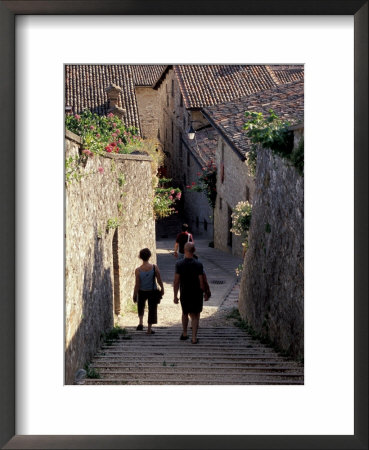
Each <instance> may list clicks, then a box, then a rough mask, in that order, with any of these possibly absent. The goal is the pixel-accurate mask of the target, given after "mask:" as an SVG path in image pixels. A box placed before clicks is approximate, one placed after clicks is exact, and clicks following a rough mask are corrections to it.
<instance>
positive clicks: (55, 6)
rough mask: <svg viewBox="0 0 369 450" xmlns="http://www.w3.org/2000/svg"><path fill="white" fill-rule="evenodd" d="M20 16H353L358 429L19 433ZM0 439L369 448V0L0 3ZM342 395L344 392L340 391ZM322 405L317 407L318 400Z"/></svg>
mask: <svg viewBox="0 0 369 450" xmlns="http://www.w3.org/2000/svg"><path fill="white" fill-rule="evenodd" d="M20 14H85V15H89V14H99V15H102V14H139V15H142V14H163V15H167V14H174V15H178V14H206V15H207V14H212V15H229V14H237V15H241V14H244V15H253V14H258V15H292V14H293V15H307V14H309V15H327V14H329V15H342V14H345V15H352V16H354V40H355V49H354V57H355V78H354V79H355V89H354V101H355V107H354V116H355V117H354V119H355V130H354V139H355V147H354V148H355V150H354V152H355V154H354V165H355V176H354V190H355V199H354V206H355V213H354V232H355V237H354V251H355V257H354V283H355V287H354V306H355V313H354V319H355V331H354V333H355V349H354V357H355V366H354V370H355V373H354V383H355V389H354V401H355V407H354V410H355V412H354V421H355V425H354V430H355V431H354V435H353V436H351V435H350V436H328V435H326V436H299V435H296V436H295V435H290V436H245V435H238V436H205V435H204V436H56V435H54V436H34V435H33V436H29V435H27V436H16V435H15V412H16V411H15V398H16V396H15V395H16V394H15V375H16V371H15V369H16V368H15V326H16V324H15V291H16V282H17V283H20V282H21V280H15V262H16V260H15V251H16V242H15V225H16V221H15V193H16V192H15V139H16V137H15V16H16V15H20ZM0 62H1V64H0V105H1V108H0V143H1V147H0V149H1V164H0V205H1V219H0V231H1V233H0V248H1V259H0V293H1V302H0V355H1V357H0V445H2V448H6V449H15V448H16V449H26V448H27V449H36V448H37V449H52V448H53V449H72V448H73V449H82V448H85V449H95V448H110V449H159V448H160V449H187V448H188V449H190V448H191V449H221V448H227V449H244V448H245V449H289V448H291V449H292V448H295V449H368V229H369V228H368V1H365V0H293V1H292V0H244V1H242V0H228V1H227V2H225V1H216V0H203V1H201V2H200V1H198V0H189V1H186V2H173V1H172V0H155V1H153V0H135V1H132V0H105V1H103V0H92V1H91V0H90V1H78V0H75V1H73V0H69V1H58V0H55V1H53V0H43V1H33V0H31V1H0ZM338 395H339V394H338ZM317 407H318V406H317Z"/></svg>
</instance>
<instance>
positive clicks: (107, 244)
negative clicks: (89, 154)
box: [65, 131, 156, 384]
mask: <svg viewBox="0 0 369 450" xmlns="http://www.w3.org/2000/svg"><path fill="white" fill-rule="evenodd" d="M65 142H66V157H67V158H68V157H69V156H76V155H78V154H79V153H80V151H81V140H80V138H79V137H78V136H76V135H75V134H73V133H71V132H69V131H66V141H65ZM81 175H82V177H81V179H80V180H79V181H78V180H74V181H72V182H70V183H68V184H67V186H66V196H65V321H66V323H65V382H66V384H71V383H73V380H74V374H75V372H76V371H77V370H78V369H79V368H82V367H83V366H84V364H85V363H86V362H88V361H89V359H90V358H91V357H92V356H93V354H94V353H95V351H96V349H97V347H98V346H99V344H100V340H101V336H102V334H103V333H105V332H106V331H108V330H109V329H111V328H112V326H113V324H114V314H118V313H119V312H120V311H121V310H123V309H124V308H125V305H126V303H127V301H128V300H130V298H131V296H132V292H133V286H134V269H135V267H137V266H138V265H139V263H140V260H139V259H138V253H139V250H140V249H141V248H144V247H148V248H150V249H151V250H152V253H153V257H152V260H153V261H154V262H155V261H156V253H155V248H156V247H155V222H154V217H153V209H152V199H153V191H152V189H153V188H152V175H151V158H150V157H149V156H147V155H142V154H137V155H136V154H135V155H131V154H128V155H116V154H115V155H111V154H106V155H105V156H98V155H94V157H93V158H88V159H87V160H86V164H85V166H84V167H82V168H81Z"/></svg>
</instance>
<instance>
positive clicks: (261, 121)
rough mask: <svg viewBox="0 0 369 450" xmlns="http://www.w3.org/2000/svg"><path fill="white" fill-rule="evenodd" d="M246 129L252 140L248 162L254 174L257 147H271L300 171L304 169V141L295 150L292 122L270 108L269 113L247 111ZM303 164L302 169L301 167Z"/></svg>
mask: <svg viewBox="0 0 369 450" xmlns="http://www.w3.org/2000/svg"><path fill="white" fill-rule="evenodd" d="M245 118H246V119H247V120H246V123H245V124H244V127H243V128H244V130H246V136H247V137H248V138H249V139H250V141H251V148H250V151H249V153H248V164H249V167H250V171H251V173H252V174H255V169H256V155H257V153H256V152H257V148H258V146H261V147H262V148H269V149H271V150H273V151H274V152H275V153H277V154H279V155H280V156H282V157H284V158H287V159H289V160H290V161H291V162H292V163H293V164H294V165H295V166H296V167H297V168H298V170H299V171H301V170H303V159H304V157H303V143H302V148H301V147H299V148H298V149H296V150H295V151H293V132H292V131H291V130H289V127H290V125H291V124H290V122H288V121H284V120H282V119H281V118H279V117H278V116H277V114H276V113H275V112H274V111H273V110H272V109H270V110H269V115H268V116H264V115H263V114H262V113H259V112H254V111H253V112H249V111H246V112H245ZM301 166H302V169H301Z"/></svg>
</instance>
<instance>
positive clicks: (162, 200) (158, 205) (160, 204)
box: [153, 178, 182, 219]
mask: <svg viewBox="0 0 369 450" xmlns="http://www.w3.org/2000/svg"><path fill="white" fill-rule="evenodd" d="M171 181H172V180H171V179H170V178H159V183H158V186H157V187H156V188H155V194H154V200H153V206H154V216H155V218H156V219H162V218H164V217H168V216H170V215H171V214H173V213H174V212H175V211H176V209H175V206H176V203H177V201H179V200H180V199H181V195H182V193H181V190H180V189H179V188H174V187H171V186H168V185H169V183H170V182H171Z"/></svg>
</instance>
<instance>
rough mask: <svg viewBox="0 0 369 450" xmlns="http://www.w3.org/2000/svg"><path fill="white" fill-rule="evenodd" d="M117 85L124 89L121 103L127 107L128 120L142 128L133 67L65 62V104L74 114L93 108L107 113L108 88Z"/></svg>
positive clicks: (119, 103) (124, 107)
mask: <svg viewBox="0 0 369 450" xmlns="http://www.w3.org/2000/svg"><path fill="white" fill-rule="evenodd" d="M112 84H116V85H118V86H120V87H121V88H122V92H121V93H120V94H119V100H118V106H119V107H120V108H123V109H125V110H126V113H125V123H126V125H127V126H134V127H136V128H137V129H138V130H140V125H139V124H140V122H139V116H138V108H137V102H136V95H135V89H134V83H133V73H132V69H131V67H130V66H128V65H118V64H117V65H113V64H109V65H84V64H83V65H80V64H79V65H66V66H65V104H66V105H68V106H71V107H72V112H73V113H80V112H81V111H82V110H84V109H90V110H91V111H92V112H95V113H97V114H99V115H106V114H107V111H108V108H109V105H108V97H107V94H106V88H107V87H109V86H110V85H112Z"/></svg>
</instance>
